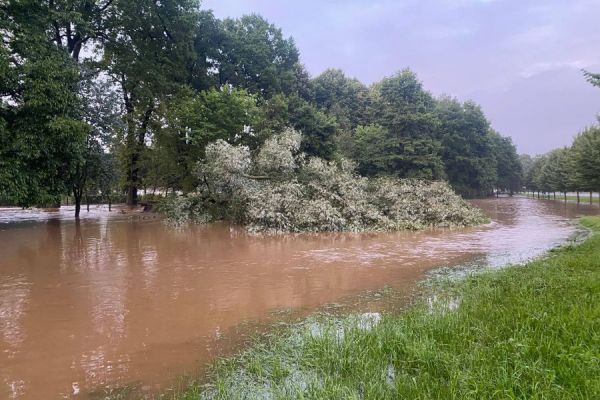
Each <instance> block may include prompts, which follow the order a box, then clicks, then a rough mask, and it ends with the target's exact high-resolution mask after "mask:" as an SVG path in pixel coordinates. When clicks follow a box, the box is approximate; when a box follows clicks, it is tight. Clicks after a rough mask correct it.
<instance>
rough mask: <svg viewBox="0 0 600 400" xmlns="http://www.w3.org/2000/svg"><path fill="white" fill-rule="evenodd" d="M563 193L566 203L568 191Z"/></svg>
mask: <svg viewBox="0 0 600 400" xmlns="http://www.w3.org/2000/svg"><path fill="white" fill-rule="evenodd" d="M563 195H564V196H565V203H566V202H567V192H563Z"/></svg>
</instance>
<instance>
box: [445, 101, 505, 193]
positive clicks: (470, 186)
mask: <svg viewBox="0 0 600 400" xmlns="http://www.w3.org/2000/svg"><path fill="white" fill-rule="evenodd" d="M436 114H437V118H438V119H439V127H438V133H437V134H438V137H439V140H440V142H441V145H442V160H443V162H444V168H445V172H446V176H447V178H448V181H449V182H450V184H451V185H452V186H453V187H454V189H455V190H457V191H458V192H459V193H462V194H464V195H467V196H481V195H487V194H489V193H492V190H493V188H494V185H495V184H496V183H497V180H498V179H497V178H498V176H497V169H498V168H500V169H502V171H504V170H507V169H506V168H507V167H508V166H506V165H503V166H499V165H498V163H499V162H509V161H510V160H508V157H510V155H509V154H502V155H500V154H495V152H496V153H497V152H506V151H508V149H507V148H505V147H504V146H503V143H502V138H501V137H500V136H499V135H498V134H496V133H493V134H490V133H489V130H490V125H489V122H488V121H487V119H486V118H485V115H484V114H483V112H482V111H481V109H480V108H479V106H477V105H476V104H474V103H472V102H466V103H460V102H458V101H457V100H455V99H452V98H448V97H443V98H441V99H439V100H438V102H437V104H436ZM495 155H496V157H495ZM515 156H516V153H515ZM504 158H506V160H504ZM507 171H508V170H507Z"/></svg>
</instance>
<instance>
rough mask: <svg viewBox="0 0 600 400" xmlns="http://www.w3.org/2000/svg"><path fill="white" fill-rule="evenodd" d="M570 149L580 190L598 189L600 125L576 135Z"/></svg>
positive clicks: (599, 181)
mask: <svg viewBox="0 0 600 400" xmlns="http://www.w3.org/2000/svg"><path fill="white" fill-rule="evenodd" d="M572 151H573V159H574V170H575V173H576V174H577V183H578V186H579V187H580V188H581V190H587V191H596V190H599V191H600V127H598V126H594V127H592V128H588V129H586V130H584V131H583V132H581V133H580V134H579V135H577V136H576V137H575V140H574V141H573V146H572Z"/></svg>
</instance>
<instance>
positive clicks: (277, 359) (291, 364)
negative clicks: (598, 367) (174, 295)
mask: <svg viewBox="0 0 600 400" xmlns="http://www.w3.org/2000/svg"><path fill="white" fill-rule="evenodd" d="M581 226H584V227H585V228H586V229H585V231H587V232H584V230H583V229H582V230H579V232H577V233H576V234H575V235H574V238H573V239H570V240H569V241H568V242H566V243H565V244H563V245H560V246H558V247H557V248H555V249H552V250H550V251H549V252H548V254H547V255H545V256H542V257H538V258H536V259H535V260H533V261H530V262H527V263H524V264H523V265H520V267H522V268H514V266H510V265H509V266H507V268H501V269H494V270H486V269H483V270H480V271H477V272H475V273H474V274H470V273H469V274H468V276H467V277H466V278H464V279H460V280H454V281H452V280H451V279H448V277H446V278H439V277H436V276H433V277H429V278H427V279H426V280H425V281H424V282H422V284H425V285H429V286H428V287H427V288H425V289H422V288H421V286H423V285H420V287H419V289H418V290H419V291H420V293H419V294H418V295H417V296H415V297H414V299H412V300H409V301H408V305H407V304H406V299H405V306H404V307H401V308H402V310H401V311H400V312H392V313H387V312H384V313H382V314H379V313H363V314H346V316H345V317H340V316H339V315H323V314H321V315H319V314H314V315H311V316H309V317H307V318H304V319H303V320H302V321H301V322H299V323H295V324H292V325H290V326H289V327H286V328H284V329H283V331H281V330H280V331H276V332H274V333H270V334H267V335H264V337H263V338H261V339H259V340H258V341H256V343H254V344H253V345H251V346H250V347H248V348H246V349H245V350H242V351H241V352H239V353H237V354H236V355H234V356H232V357H227V358H224V359H221V360H219V361H217V362H216V363H214V364H213V366H212V367H211V372H210V373H209V374H208V375H207V378H206V380H204V379H203V380H202V381H203V382H205V383H204V384H198V383H196V384H192V385H191V386H190V387H188V388H187V389H185V390H183V391H180V392H175V393H171V394H172V396H173V398H174V399H187V398H192V397H193V398H197V397H198V396H200V397H199V398H211V399H212V398H216V399H218V398H231V396H233V398H235V396H236V395H237V396H238V397H240V396H242V395H243V396H248V398H252V396H253V395H256V396H257V397H260V396H261V395H271V396H273V398H285V397H286V396H290V397H294V396H296V395H304V396H308V397H314V396H317V397H323V398H329V397H336V396H339V395H340V394H342V393H343V394H344V395H348V396H350V397H352V396H354V397H356V396H358V397H357V398H361V397H362V398H395V396H400V397H402V393H404V394H410V395H411V396H413V397H417V398H418V397H420V396H424V395H425V397H428V395H426V393H429V394H430V395H432V396H433V397H436V396H437V395H442V394H443V393H442V392H437V395H433V393H434V392H430V390H433V388H436V390H442V388H441V387H440V386H439V384H440V381H436V380H434V381H433V382H430V383H427V382H426V381H421V380H420V379H421V378H422V374H423V373H426V375H428V376H429V379H430V378H431V376H436V375H438V374H439V373H440V372H441V371H440V370H439V368H438V367H435V366H434V364H437V362H439V361H441V360H437V361H436V363H434V364H431V365H430V363H429V361H428V362H425V360H420V361H419V360H418V358H419V357H417V358H416V359H414V360H413V361H414V362H416V363H417V364H420V363H422V362H425V364H424V366H427V368H424V366H421V367H420V368H415V367H414V366H413V367H411V368H409V369H408V370H410V372H411V373H410V374H409V375H411V379H417V381H414V382H417V383H418V384H417V383H414V384H413V383H411V381H410V380H405V379H404V378H402V379H400V377H399V376H400V374H399V372H400V371H403V370H404V369H406V367H407V366H406V365H403V364H404V362H403V361H402V360H401V359H400V360H397V362H395V363H394V362H392V363H391V364H389V363H388V364H389V365H391V366H392V367H391V368H390V367H389V365H388V368H387V370H386V368H379V369H381V371H379V372H378V373H377V374H374V373H373V371H371V372H368V371H365V369H367V368H366V367H367V366H368V365H371V364H373V362H375V361H374V360H379V361H381V357H383V356H384V355H387V356H388V357H390V358H391V359H393V358H397V357H396V356H398V354H395V353H397V352H398V351H400V350H402V351H401V352H406V350H407V349H406V348H404V349H401V348H395V347H394V345H393V343H394V342H396V341H397V339H402V340H403V341H405V344H406V345H407V346H405V347H409V348H410V347H411V346H408V345H410V344H412V345H415V344H418V343H421V342H420V340H418V335H416V334H417V332H418V330H419V329H421V330H423V329H424V328H427V331H428V333H430V334H431V333H433V332H438V331H439V328H441V326H439V325H440V324H441V322H440V321H438V319H440V320H441V321H442V322H443V323H444V325H445V324H448V323H451V324H452V323H453V324H456V323H458V322H461V321H462V322H463V325H464V324H465V322H468V321H464V320H462V319H461V318H463V317H464V316H460V315H459V316H457V315H458V314H461V313H462V309H465V308H469V309H470V308H472V307H475V306H477V305H478V304H479V305H481V304H480V303H481V302H485V301H486V300H485V298H483V297H482V295H483V294H490V293H489V292H490V290H492V288H491V287H490V286H489V284H490V283H491V282H495V283H498V284H501V285H502V284H505V283H506V281H510V282H512V283H513V284H514V285H516V286H519V285H522V286H523V287H522V288H521V289H527V288H528V286H529V285H530V282H529V281H528V280H527V279H520V280H517V281H515V276H520V275H523V274H524V275H529V274H531V272H532V271H535V270H537V269H539V268H540V266H542V267H543V266H544V265H546V264H549V265H550V266H551V267H552V268H553V270H554V269H557V268H558V269H560V268H561V267H560V266H559V265H557V262H558V261H561V262H567V261H568V260H569V259H571V258H574V257H575V256H578V257H579V256H580V255H579V253H585V252H587V253H589V255H588V259H587V261H588V262H590V263H592V264H593V258H594V257H595V256H598V255H600V235H599V234H598V233H599V231H600V218H598V217H584V218H582V220H581ZM573 253H574V254H573ZM575 258H576V257H575ZM590 260H591V261H590ZM582 268H584V269H585V266H584V267H582ZM594 273H595V275H594V276H595V278H600V268H599V269H598V270H596V271H592V274H594ZM541 274H542V276H543V277H544V276H545V275H547V274H549V272H548V271H541ZM434 275H435V274H434ZM552 278H553V279H554V278H556V277H552ZM568 278H569V277H568V276H567V277H565V279H568ZM599 280H600V279H599ZM430 282H433V284H432V285H430ZM553 282H554V281H553ZM590 282H591V283H593V282H594V280H593V279H592V280H590ZM513 290H515V288H513ZM549 290H550V291H552V288H550V289H549ZM599 292H600V290H599ZM599 292H595V296H596V297H600V293H599ZM492 294H493V290H492ZM496 294H497V293H496ZM593 295H594V294H593ZM514 300H515V302H520V301H521V300H522V299H518V298H516V299H514ZM506 306H507V307H510V306H511V304H510V303H509V304H507V305H506ZM474 309H475V310H476V309H477V307H475V308H474ZM594 312H596V313H600V308H599V307H596V309H595V310H594ZM510 313H511V312H510V310H509V309H506V310H505V312H504V314H503V316H504V317H506V314H510ZM500 317H502V315H500ZM526 317H529V316H526ZM564 317H565V318H568V315H566V316H564ZM365 318H366V319H365ZM457 319H458V320H459V321H457ZM428 320H429V321H428ZM415 321H419V324H418V325H416V326H414V328H415V330H416V331H415V332H413V333H414V334H415V335H416V336H411V334H410V333H407V334H401V335H400V336H399V337H395V336H397V335H398V331H397V329H396V328H398V327H399V326H404V327H406V325H407V324H408V325H409V326H410V325H411V324H413V323H414V322H415ZM436 321H437V322H436ZM471 322H473V321H471ZM476 322H477V323H483V324H484V322H485V321H476ZM487 322H489V321H487ZM525 322H526V321H525ZM584 322H585V321H581V323H582V324H583V323H584ZM365 324H366V325H365ZM484 325H485V324H484ZM365 326H368V329H364V328H365ZM315 327H316V328H315ZM483 327H484V328H490V326H483ZM463 328H464V326H463ZM315 329H316V331H315ZM340 329H341V332H342V336H343V337H344V339H343V340H341V341H340V340H339V339H340V337H339V336H340ZM315 332H317V334H315ZM581 332H585V330H581ZM446 333H447V332H446ZM407 336H408V337H407ZM451 336H452V334H451ZM454 336H456V334H454ZM411 337H412V339H411ZM298 338H301V339H300V341H301V342H302V343H301V344H300V347H298V343H297V341H298ZM292 339H294V340H292ZM391 339H396V340H393V341H392V340H391ZM447 339H449V338H447ZM453 339H457V338H456V337H454V338H453ZM470 339H473V338H470ZM489 339H491V340H493V339H494V337H493V336H491V337H489ZM497 339H500V337H498V338H497ZM509 339H510V338H509ZM512 339H514V338H512ZM521 339H523V338H521ZM525 339H527V337H525ZM541 339H544V338H543V336H542V338H541ZM579 339H584V338H579ZM411 340H412V341H416V342H415V343H411ZM294 341H295V342H296V343H294ZM348 341H350V342H352V343H347V342H348ZM541 341H543V340H541ZM434 342H435V341H434ZM475 342H477V341H475ZM375 343H376V344H377V347H379V348H380V347H386V346H392V348H390V350H392V349H393V350H396V351H390V352H385V353H381V352H379V351H377V349H370V348H369V346H368V345H369V344H375ZM421 344H422V343H421ZM454 344H456V343H455V342H454ZM477 344H478V345H481V343H477ZM365 345H366V347H365ZM429 345H431V346H432V349H434V348H435V347H436V343H430V344H429ZM439 345H440V343H438V346H439ZM444 347H445V346H441V348H442V349H443V348H444ZM491 347H492V348H494V349H495V347H494V346H491ZM534 347H535V346H534ZM362 349H366V350H362ZM299 350H301V351H299ZM371 350H373V354H368V353H369V352H370V351H371ZM465 350H466V347H465ZM480 350H481V351H483V352H482V355H484V354H485V348H483V349H480ZM488 350H491V349H488ZM496 350H497V349H496ZM513 350H514V349H513ZM314 351H316V353H315V354H312V352H314ZM328 351H333V353H331V354H329V353H328ZM364 351H367V353H364ZM355 353H356V354H355ZM457 353H458V354H456V355H455V356H456V357H458V358H460V356H461V354H460V353H461V352H457ZM466 353H469V352H466ZM290 354H291V355H292V356H291V358H290ZM311 354H312V355H311ZM361 354H362V355H365V354H368V357H363V358H361ZM435 354H437V350H436V351H433V353H431V354H429V356H431V357H432V360H430V361H433V359H436V358H438V357H436V356H435ZM442 354H445V353H444V352H443V351H442ZM309 355H310V356H309ZM445 355H446V356H449V355H448V354H445ZM462 355H463V356H464V355H465V354H462ZM488 355H493V352H492V353H491V354H488ZM496 355H498V354H496ZM515 355H516V353H511V352H505V353H504V356H507V358H506V360H507V362H508V363H509V364H511V363H512V362H513V361H514V362H516V361H517V360H511V356H515ZM384 358H385V357H384ZM422 358H427V357H422ZM450 358H452V357H450ZM473 361H475V360H473ZM478 362H480V363H483V364H485V362H484V359H483V358H482V359H480V360H478ZM345 363H349V364H352V365H353V368H351V370H346V369H345V367H344V368H341V369H338V367H340V366H342V365H344V364H345ZM363 364H364V365H363ZM380 364H381V363H380ZM252 366H255V367H257V368H258V369H253V367H252ZM308 366H311V368H307V367H308ZM381 366H383V365H381ZM515 366H517V367H519V368H521V367H531V366H530V365H529V364H528V363H524V364H523V365H521V366H518V365H515ZM363 367H365V368H363ZM383 367H385V366H383ZM487 367H489V368H488V369H493V368H492V366H491V365H487ZM454 368H455V369H456V371H458V372H460V371H461V370H462V368H456V365H454ZM519 368H517V369H519ZM392 370H393V371H394V372H393V373H392V372H390V371H392ZM386 371H387V372H386ZM484 371H485V369H484ZM404 372H407V371H404ZM446 372H448V371H446ZM465 372H467V375H473V374H474V375H476V376H480V375H481V373H478V371H477V370H468V371H464V370H463V371H462V373H465ZM585 372H586V371H585V370H584V371H583V372H582V373H583V374H585ZM589 372H591V373H594V371H589ZM595 372H598V371H595ZM496 373H497V371H496ZM386 374H387V375H386ZM391 375H394V377H393V379H392V378H390V376H391ZM382 376H384V377H385V376H387V378H386V379H382V378H381V377H382ZM489 376H490V377H491V376H492V375H489ZM594 376H595V379H596V380H597V381H596V384H598V382H600V375H595V374H594V375H593V376H592V377H594ZM405 378H406V377H405ZM438 378H439V377H438ZM446 378H447V377H446ZM455 378H456V379H458V377H455ZM538 378H540V379H541V376H539V377H538ZM390 379H391V381H390ZM540 379H529V380H527V382H526V383H527V385H525V386H522V385H521V382H520V381H516V382H509V381H503V382H502V383H503V385H502V386H503V387H504V392H502V393H504V394H507V393H508V392H509V391H510V390H513V389H515V387H514V386H515V385H517V384H518V385H521V386H522V387H521V388H520V389H519V390H522V394H523V395H524V394H526V393H529V394H533V392H531V389H532V388H533V386H532V385H533V384H534V383H535V384H536V385H538V384H545V383H547V382H545V381H544V380H543V379H541V380H540ZM206 382H209V383H208V384H206ZM453 383H454V390H455V392H454V393H455V396H450V397H453V398H457V396H456V395H457V394H461V393H462V395H464V396H462V395H458V398H464V397H469V396H468V395H467V393H468V391H469V390H472V388H471V386H472V385H475V386H477V385H478V384H477V383H476V380H469V383H467V384H464V382H463V383H460V382H459V380H457V381H455V382H453ZM487 383H490V382H487ZM446 384H447V382H446ZM240 385H241V386H240ZM482 385H483V387H482V388H481V389H486V390H487V389H490V388H491V386H489V385H486V382H482ZM265 387H266V388H267V389H265ZM361 388H362V389H361ZM408 389H410V390H409V392H405V391H404V390H408ZM467 389H468V390H467ZM563 389H564V388H563ZM567 389H568V388H567ZM584 389H586V390H588V389H589V390H590V391H591V392H590V393H593V394H598V393H597V392H596V391H595V390H596V389H598V386H593V387H590V388H587V387H586V388H584ZM265 390H266V391H267V392H265ZM478 390H479V389H478ZM545 390H549V391H548V392H547V395H548V396H550V397H556V395H558V394H559V392H560V393H561V395H568V394H569V393H570V392H569V390H566V389H565V390H566V391H565V390H562V389H561V390H559V391H558V392H556V393H555V391H556V390H558V389H556V388H554V389H553V388H552V385H551V384H549V385H548V387H547V388H545ZM253 392H254V393H253ZM479 393H480V396H484V397H486V396H485V393H491V392H486V391H485V390H484V391H482V392H479ZM444 395H450V393H446V392H444ZM194 396H195V397H194ZM559 397H560V396H559ZM557 398H558V397H557Z"/></svg>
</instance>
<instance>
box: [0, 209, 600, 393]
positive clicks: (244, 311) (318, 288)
mask: <svg viewBox="0 0 600 400" xmlns="http://www.w3.org/2000/svg"><path fill="white" fill-rule="evenodd" d="M474 203H475V204H477V205H478V206H480V207H482V208H483V209H484V210H485V211H486V213H488V214H489V215H490V217H491V218H492V223H490V224H488V225H485V226H480V227H476V228H468V229H457V230H438V231H425V232H398V233H364V234H349V233H346V234H311V235H289V236H271V237H264V236H252V235H248V234H246V233H245V232H244V231H243V230H240V229H238V228H234V227H230V226H228V225H225V224H216V225H211V226H194V227H189V228H184V229H172V228H167V227H165V226H164V225H163V224H161V223H160V221H157V220H152V219H150V220H144V219H143V218H144V217H143V216H141V215H135V216H130V215H123V214H121V213H120V212H118V211H117V212H112V213H108V212H107V211H106V210H105V209H96V208H92V211H91V212H90V213H89V214H88V213H86V212H85V211H82V215H83V217H84V219H83V220H82V221H81V223H79V224H77V223H75V221H73V218H72V210H71V209H69V208H64V209H62V210H60V211H57V210H54V211H43V210H35V211H22V210H18V209H10V210H6V209H4V210H0V398H23V399H53V398H71V397H74V398H87V397H89V393H90V391H94V390H97V389H98V388H103V387H115V386H119V385H130V384H136V385H139V387H140V388H141V390H142V391H145V392H148V393H156V392H158V391H161V390H164V389H165V388H166V387H169V386H170V385H172V384H173V382H174V380H175V379H176V377H177V376H179V375H181V374H183V373H185V372H186V371H194V370H195V368H197V367H198V366H199V365H202V364H203V363H206V362H208V361H210V360H211V359H213V358H214V357H215V356H216V355H217V354H219V340H220V338H221V337H222V336H223V334H224V333H225V332H228V331H231V330H232V328H233V327H236V326H239V324H240V323H241V322H242V321H248V320H250V321H260V320H264V319H267V318H271V316H272V312H273V311H275V310H281V309H289V308H292V309H298V308H303V309H308V310H310V309H314V308H316V307H318V306H321V305H323V304H327V303H331V302H336V301H338V300H339V299H342V298H344V297H345V296H349V295H353V294H356V293H360V292H361V291H365V290H369V289H375V288H380V287H382V286H384V285H394V286H398V287H403V288H404V287H405V288H410V287H412V286H414V284H415V283H416V282H417V281H418V280H420V279H422V278H423V277H424V276H425V274H426V273H427V271H430V270H431V269H433V268H436V267H441V266H452V265H456V264H459V263H464V262H469V261H473V260H477V262H479V263H485V264H489V265H492V266H498V265H502V264H505V263H507V262H519V261H522V260H525V259H527V258H530V257H534V256H536V255H539V254H541V253H542V252H544V251H545V250H547V249H548V248H550V247H553V246H555V245H557V244H559V243H561V242H564V241H565V240H567V239H568V238H569V237H570V236H571V235H573V233H574V231H575V229H576V228H575V225H574V224H573V223H572V219H573V218H575V217H577V216H579V215H582V214H594V213H598V207H596V208H594V207H589V206H585V205H581V206H577V205H575V204H563V203H561V202H556V201H543V200H531V199H526V198H500V199H490V200H480V201H475V202H474Z"/></svg>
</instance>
